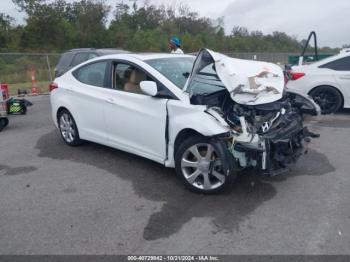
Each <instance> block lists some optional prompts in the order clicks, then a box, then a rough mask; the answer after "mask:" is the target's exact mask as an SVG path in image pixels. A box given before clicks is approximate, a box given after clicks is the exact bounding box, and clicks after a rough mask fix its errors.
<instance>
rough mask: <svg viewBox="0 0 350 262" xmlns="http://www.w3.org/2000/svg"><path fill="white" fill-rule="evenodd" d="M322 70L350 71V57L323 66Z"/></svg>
mask: <svg viewBox="0 0 350 262" xmlns="http://www.w3.org/2000/svg"><path fill="white" fill-rule="evenodd" d="M320 68H328V69H332V70H336V71H350V56H348V57H343V58H340V59H338V60H335V61H332V62H329V63H327V64H324V65H321V66H320Z"/></svg>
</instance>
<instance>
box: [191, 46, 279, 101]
mask: <svg viewBox="0 0 350 262" xmlns="http://www.w3.org/2000/svg"><path fill="white" fill-rule="evenodd" d="M203 52H206V53H207V54H205V56H206V58H205V59H206V61H205V62H204V63H203V62H201V61H198V60H201V59H202V58H203V57H205V56H204V55H201V53H203ZM208 54H209V55H210V57H211V58H212V61H211V62H212V63H214V65H215V70H216V74H217V76H218V77H219V78H220V80H221V81H222V83H223V84H224V86H225V87H226V89H227V90H228V91H229V93H230V96H231V98H232V99H233V101H235V102H237V103H239V104H245V105H258V104H265V103H271V102H274V101H277V100H279V99H281V98H282V96H283V89H284V84H285V83H284V74H283V71H282V69H281V68H280V67H279V66H278V65H275V64H272V63H267V62H259V61H253V60H243V59H236V58H231V57H228V56H226V55H223V54H220V53H217V52H214V51H211V50H208V49H202V50H201V51H200V52H199V54H198V56H197V59H196V62H195V65H194V68H196V64H197V63H203V64H209V60H210V58H209V60H208ZM197 68H198V66H197ZM193 73H195V72H194V70H193V71H192V74H193Z"/></svg>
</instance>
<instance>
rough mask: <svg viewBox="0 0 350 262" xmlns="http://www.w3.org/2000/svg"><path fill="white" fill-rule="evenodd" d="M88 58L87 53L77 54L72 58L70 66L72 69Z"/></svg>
mask: <svg viewBox="0 0 350 262" xmlns="http://www.w3.org/2000/svg"><path fill="white" fill-rule="evenodd" d="M88 56H89V53H77V54H76V55H75V56H74V58H73V61H72V63H71V66H72V67H73V66H76V65H79V64H81V63H82V62H85V61H86V60H88Z"/></svg>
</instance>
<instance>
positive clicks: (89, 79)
mask: <svg viewBox="0 0 350 262" xmlns="http://www.w3.org/2000/svg"><path fill="white" fill-rule="evenodd" d="M107 65H108V62H97V63H93V64H88V65H85V66H83V67H81V68H79V69H77V70H75V71H74V73H73V75H74V77H75V78H76V79H77V80H78V81H80V82H82V83H84V84H88V85H92V86H98V87H104V86H105V84H104V83H105V75H106V69H107Z"/></svg>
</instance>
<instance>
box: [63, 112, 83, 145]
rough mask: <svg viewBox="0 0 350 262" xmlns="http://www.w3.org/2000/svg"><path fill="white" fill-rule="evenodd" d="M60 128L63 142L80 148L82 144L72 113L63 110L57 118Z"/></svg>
mask: <svg viewBox="0 0 350 262" xmlns="http://www.w3.org/2000/svg"><path fill="white" fill-rule="evenodd" d="M57 119H58V127H59V130H60V134H61V137H62V139H63V141H64V142H65V143H66V144H67V145H70V146H78V145H80V144H82V140H81V139H80V137H79V131H78V127H77V125H76V123H75V120H74V118H73V116H72V115H71V113H70V112H68V111H67V110H61V111H60V112H59V113H58V116H57Z"/></svg>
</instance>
